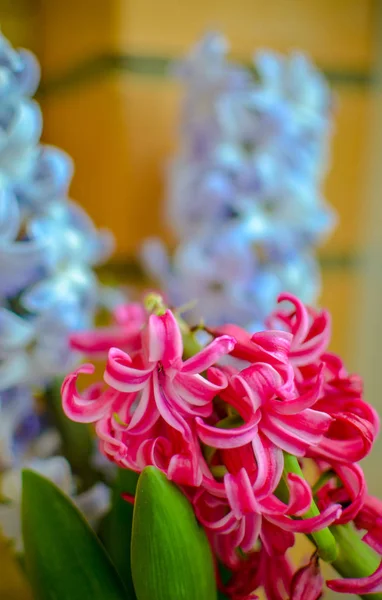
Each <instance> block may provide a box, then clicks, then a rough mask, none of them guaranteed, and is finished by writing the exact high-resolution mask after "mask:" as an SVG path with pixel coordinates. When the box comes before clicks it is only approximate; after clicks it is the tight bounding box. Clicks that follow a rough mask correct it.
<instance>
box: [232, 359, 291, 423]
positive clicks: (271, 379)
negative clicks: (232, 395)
mask: <svg viewBox="0 0 382 600" xmlns="http://www.w3.org/2000/svg"><path fill="white" fill-rule="evenodd" d="M231 383H232V385H233V386H234V389H235V390H236V391H237V393H240V392H241V393H244V394H246V395H247V396H248V398H249V399H250V401H251V403H252V407H253V410H254V411H255V410H257V409H258V408H260V406H262V405H263V404H264V403H265V402H266V401H268V400H269V399H270V398H271V397H272V396H273V395H274V393H275V390H277V389H278V388H280V387H282V385H283V380H282V378H281V375H280V373H279V372H278V371H276V369H274V368H273V367H272V366H270V365H268V364H266V363H255V364H254V365H251V366H250V367H247V368H245V369H243V370H242V371H241V372H240V373H239V374H238V375H234V376H233V377H232V378H231Z"/></svg>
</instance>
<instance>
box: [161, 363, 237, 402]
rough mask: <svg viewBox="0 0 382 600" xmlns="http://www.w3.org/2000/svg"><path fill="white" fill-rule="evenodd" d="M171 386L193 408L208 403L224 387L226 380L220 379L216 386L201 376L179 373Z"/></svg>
mask: <svg viewBox="0 0 382 600" xmlns="http://www.w3.org/2000/svg"><path fill="white" fill-rule="evenodd" d="M173 385H174V388H175V390H176V391H177V392H178V393H179V394H180V395H181V396H182V398H183V399H184V400H186V402H189V403H190V404H194V405H195V406H203V405H204V404H208V403H210V402H211V401H212V399H213V398H214V397H215V396H216V395H217V394H218V393H219V392H220V391H221V390H222V389H224V388H225V387H226V385H227V380H226V378H223V377H222V378H221V383H220V384H216V383H213V382H212V381H208V379H205V378H204V377H202V376H201V375H190V374H188V373H183V371H181V372H180V373H178V374H177V375H176V376H175V378H174V380H173Z"/></svg>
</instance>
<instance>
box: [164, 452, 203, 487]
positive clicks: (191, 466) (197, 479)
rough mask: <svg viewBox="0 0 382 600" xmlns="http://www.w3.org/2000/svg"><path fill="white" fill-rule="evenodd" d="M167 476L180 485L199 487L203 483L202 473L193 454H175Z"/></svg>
mask: <svg viewBox="0 0 382 600" xmlns="http://www.w3.org/2000/svg"><path fill="white" fill-rule="evenodd" d="M167 477H168V479H169V480H170V481H174V482H175V483H176V484H178V485H192V486H195V487H198V486H199V485H200V484H201V483H202V474H201V472H200V469H199V468H198V464H197V462H196V461H194V460H192V455H191V456H185V455H182V454H174V455H173V456H172V457H171V459H170V462H169V465H168V467H167Z"/></svg>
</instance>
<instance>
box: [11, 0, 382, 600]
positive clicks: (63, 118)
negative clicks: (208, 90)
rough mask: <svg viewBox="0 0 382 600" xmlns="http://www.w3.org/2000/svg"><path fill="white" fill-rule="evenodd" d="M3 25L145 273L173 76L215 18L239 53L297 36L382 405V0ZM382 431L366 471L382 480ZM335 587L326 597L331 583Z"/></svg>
mask: <svg viewBox="0 0 382 600" xmlns="http://www.w3.org/2000/svg"><path fill="white" fill-rule="evenodd" d="M0 24H1V29H2V31H3V33H4V35H5V36H6V37H7V38H8V39H9V40H10V42H11V43H12V45H14V46H22V47H26V48H29V49H31V50H32V51H33V52H35V54H36V55H37V57H38V59H39V61H40V63H41V67H42V83H41V86H40V89H39V91H38V101H39V102H40V103H41V107H42V111H43V115H44V131H43V141H44V142H45V143H50V144H54V145H57V146H58V147H60V148H62V149H64V150H65V151H66V152H68V154H70V155H71V156H72V158H73V160H74V163H75V166H76V171H75V176H74V179H73V182H72V186H71V195H72V197H73V198H74V199H75V200H76V201H78V202H79V203H80V204H81V205H82V206H83V207H84V208H85V209H86V210H87V211H88V213H89V214H90V215H91V217H92V218H93V219H94V221H95V222H96V224H97V225H98V226H103V227H108V228H110V229H111V230H112V231H113V233H114V234H115V236H116V242H117V247H116V252H115V254H114V256H113V258H112V260H111V262H109V264H108V265H107V266H106V267H103V268H102V269H103V271H102V275H103V276H104V277H105V278H112V279H113V280H116V281H120V282H124V283H125V282H126V283H137V282H138V283H139V269H138V268H137V258H136V251H137V248H138V247H139V245H140V243H141V242H142V241H143V240H144V239H145V238H146V237H147V236H151V235H160V236H161V237H164V239H166V240H167V241H169V242H171V240H170V237H169V235H168V234H167V233H166V231H165V227H164V218H163V216H162V213H163V209H162V205H163V200H164V188H163V184H164V170H165V166H166V162H167V161H168V159H169V157H170V156H171V155H172V153H173V152H174V151H175V148H176V143H177V124H178V118H179V103H180V93H181V86H180V84H179V83H178V82H177V81H175V80H174V78H172V77H171V76H170V75H169V72H168V66H169V64H170V63H171V61H172V60H173V59H178V58H180V57H182V56H183V55H184V54H185V53H187V51H188V50H189V48H190V46H191V45H192V44H194V43H195V41H196V40H197V39H199V38H200V36H201V35H202V34H203V33H204V32H205V31H206V30H208V29H210V28H214V29H217V30H219V31H221V32H222V33H223V34H224V35H225V36H226V37H227V38H228V39H229V40H230V43H231V46H232V56H233V57H234V58H235V59H237V60H241V61H247V62H248V61H249V59H250V57H251V56H252V54H253V52H254V51H255V50H257V49H260V48H269V49H271V50H276V51H280V52H287V51H290V50H292V49H300V50H302V51H304V52H306V53H308V54H309V55H310V57H311V58H312V60H313V61H314V62H315V63H316V64H317V66H318V67H319V68H320V69H322V71H323V72H324V74H325V76H326V77H327V79H328V81H329V83H330V85H331V87H332V89H333V91H334V94H335V97H336V112H335V115H334V121H335V130H334V136H333V140H332V156H331V168H330V172H329V174H328V177H327V179H326V182H325V189H324V195H325V196H326V198H327V200H328V202H329V204H330V205H332V206H333V207H334V208H335V210H336V211H337V213H338V217H339V220H338V226H337V228H336V229H335V231H334V233H333V234H332V235H331V237H330V239H329V241H328V242H327V243H326V245H325V246H324V247H323V248H322V249H321V251H320V261H321V268H322V276H323V293H322V296H321V305H323V306H325V307H327V308H329V309H330V311H331V312H332V315H333V341H332V350H333V351H335V352H338V353H340V354H341V355H342V356H343V357H344V359H345V362H346V364H347V365H348V366H349V369H350V370H353V371H354V370H355V371H358V372H360V373H361V374H362V375H363V377H364V379H365V383H366V390H367V399H368V400H369V401H370V402H372V403H373V404H374V405H375V406H377V408H379V410H380V412H381V411H382V382H381V379H380V372H382V369H381V367H380V364H381V363H382V352H381V349H380V347H381V340H382V316H381V309H382V263H381V257H382V201H381V200H382V94H381V81H382V42H380V41H379V40H382V2H380V0H336V1H335V2H334V1H333V0H267V2H262V1H260V0H257V1H256V0H236V1H235V2H234V1H232V0H203V1H200V0H194V2H189V3H186V2H179V1H178V0H161V1H160V2H157V1H156V0H66V2H62V1H61V0H0ZM381 452H382V444H381V442H379V446H378V444H377V447H376V450H375V451H374V454H373V456H372V457H371V458H370V459H369V460H368V464H367V467H366V474H367V478H368V481H369V486H370V489H371V492H373V493H375V494H379V495H380V494H381V493H382V482H381V478H380V476H379V473H380V465H379V456H380V454H381ZM328 597H329V596H328Z"/></svg>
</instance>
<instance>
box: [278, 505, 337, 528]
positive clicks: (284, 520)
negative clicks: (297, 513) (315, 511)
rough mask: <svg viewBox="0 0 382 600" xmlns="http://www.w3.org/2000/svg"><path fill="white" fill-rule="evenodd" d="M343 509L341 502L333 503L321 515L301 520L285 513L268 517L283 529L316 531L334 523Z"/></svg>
mask: <svg viewBox="0 0 382 600" xmlns="http://www.w3.org/2000/svg"><path fill="white" fill-rule="evenodd" d="M341 510H342V509H341V506H340V505H339V504H333V506H330V507H328V508H327V509H326V510H324V511H323V512H322V513H321V514H320V515H317V516H316V517H310V518H308V519H304V520H301V521H296V520H293V519H290V518H289V517H287V516H285V515H272V516H271V515H267V519H269V521H271V522H272V523H274V524H275V525H278V526H279V527H281V528H282V529H286V531H293V532H295V533H314V532H315V531H319V530H320V529H324V528H325V527H329V525H331V524H332V523H334V521H336V520H337V519H338V518H339V516H340V514H341Z"/></svg>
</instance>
